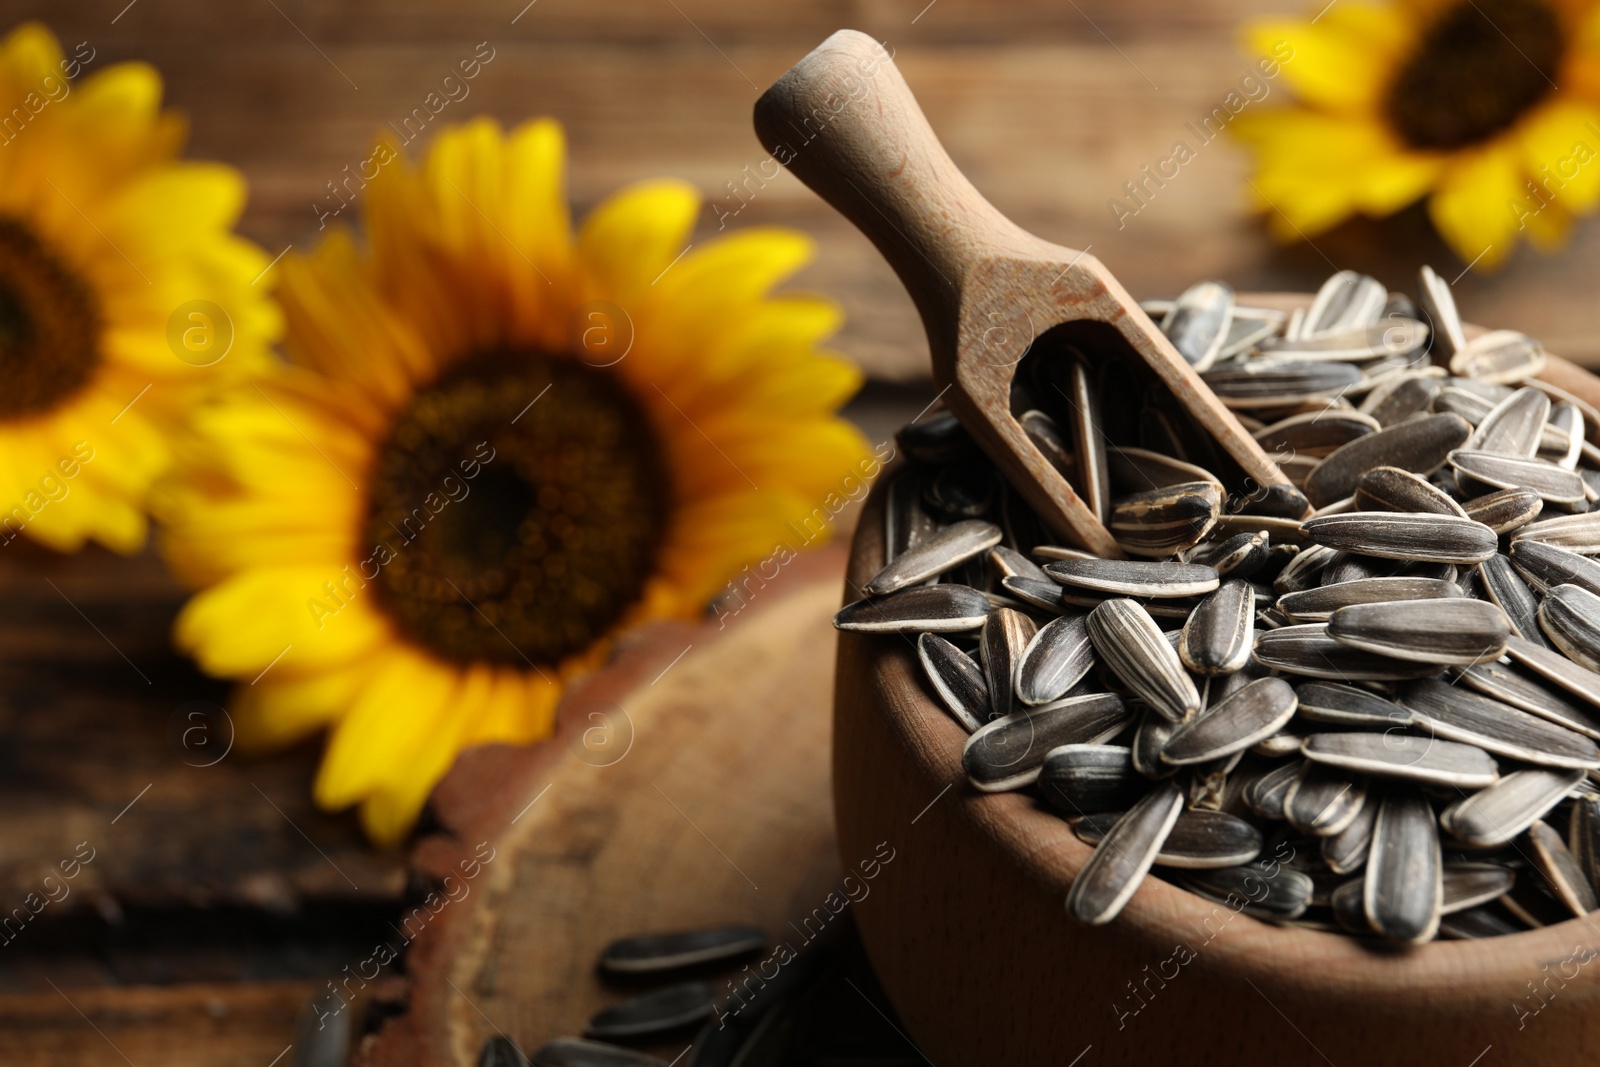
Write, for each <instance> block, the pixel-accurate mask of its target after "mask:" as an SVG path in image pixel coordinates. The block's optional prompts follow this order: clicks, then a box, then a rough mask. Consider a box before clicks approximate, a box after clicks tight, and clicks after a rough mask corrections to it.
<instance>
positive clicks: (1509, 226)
mask: <svg viewBox="0 0 1600 1067" xmlns="http://www.w3.org/2000/svg"><path fill="white" fill-rule="evenodd" d="M1518 163H1519V160H1518V150H1517V147H1516V145H1515V142H1513V141H1508V140H1505V139H1502V140H1501V141H1499V142H1496V143H1494V144H1492V145H1489V146H1487V147H1485V148H1482V149H1477V150H1475V151H1471V152H1464V153H1461V154H1459V155H1458V156H1456V158H1455V159H1453V160H1452V161H1451V163H1450V166H1449V167H1448V168H1447V169H1446V170H1445V173H1444V175H1443V177H1442V178H1441V180H1440V182H1439V187H1438V189H1437V190H1436V191H1435V192H1434V194H1433V196H1432V198H1431V199H1429V201H1428V215H1429V217H1430V218H1432V219H1433V224H1434V226H1435V227H1436V228H1437V229H1438V231H1439V233H1440V235H1441V236H1443V237H1444V239H1445V240H1446V241H1447V242H1448V243H1449V244H1450V247H1451V248H1452V249H1454V250H1455V253H1456V255H1458V256H1460V257H1461V259H1462V261H1463V262H1465V263H1473V262H1476V264H1477V266H1478V267H1479V268H1481V269H1488V268H1491V267H1494V266H1496V265H1497V264H1499V263H1500V262H1501V261H1502V260H1503V259H1505V257H1506V256H1507V255H1509V254H1510V253H1511V250H1512V248H1513V247H1514V245H1515V244H1516V233H1517V216H1516V215H1515V214H1514V213H1513V211H1512V206H1513V204H1514V203H1515V202H1516V201H1517V200H1518V199H1519V198H1520V194H1521V193H1522V174H1521V169H1520V167H1519V166H1518Z"/></svg>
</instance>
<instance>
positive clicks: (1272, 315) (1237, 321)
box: [1217, 305, 1285, 359]
mask: <svg viewBox="0 0 1600 1067" xmlns="http://www.w3.org/2000/svg"><path fill="white" fill-rule="evenodd" d="M1284 318H1285V316H1284V314H1283V312H1281V311H1273V310H1272V309H1270V308H1249V307H1239V306H1237V305H1235V306H1234V309H1233V321H1232V322H1231V323H1229V324H1228V336H1227V338H1226V339H1225V340H1224V341H1223V342H1222V350H1221V351H1220V352H1218V353H1217V358H1218V359H1230V358H1232V357H1233V356H1237V355H1241V354H1243V353H1245V352H1248V351H1250V350H1251V349H1253V348H1255V346H1256V345H1258V344H1260V343H1261V342H1262V341H1264V340H1266V339H1267V338H1268V337H1272V336H1274V335H1275V334H1277V333H1278V332H1279V330H1280V329H1281V328H1282V327H1283V323H1284Z"/></svg>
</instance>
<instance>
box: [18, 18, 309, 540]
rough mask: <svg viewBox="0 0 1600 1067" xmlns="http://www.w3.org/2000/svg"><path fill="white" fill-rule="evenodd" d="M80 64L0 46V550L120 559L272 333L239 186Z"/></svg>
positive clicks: (138, 76) (118, 77)
mask: <svg viewBox="0 0 1600 1067" xmlns="http://www.w3.org/2000/svg"><path fill="white" fill-rule="evenodd" d="M93 59H94V51H93V49H92V48H89V47H88V46H87V45H80V46H79V48H78V49H77V50H76V51H75V52H74V54H73V56H72V57H71V58H70V59H69V58H67V57H65V56H63V54H62V51H61V47H60V45H59V44H58V43H57V42H56V39H55V38H54V37H53V36H52V35H51V34H50V31H49V30H47V29H45V28H44V27H42V26H39V25H37V24H34V23H29V24H26V25H23V26H21V27H19V28H18V29H16V30H13V31H12V32H11V33H10V34H9V35H8V36H6V37H5V38H4V39H3V40H0V108H3V109H4V110H3V111H0V543H9V542H10V541H12V540H13V539H15V538H16V537H17V536H19V535H20V534H26V535H28V536H30V537H33V538H36V539H37V540H39V541H41V542H43V543H44V544H46V545H49V546H50V547H52V548H55V549H58V550H62V551H70V550H75V549H77V548H79V547H81V546H82V545H83V543H84V541H85V540H86V539H94V540H96V541H99V542H101V543H102V544H105V545H107V546H108V547H110V548H113V549H116V550H117V551H119V552H132V551H135V550H137V549H138V548H139V547H140V546H141V545H142V544H143V543H144V540H145V531H146V522H145V515H144V511H143V505H144V496H145V493H146V491H147V490H148V488H149V486H150V485H151V482H152V481H153V480H154V479H155V478H156V477H157V476H158V475H159V474H160V473H161V471H162V470H163V469H164V468H165V467H166V466H167V465H168V463H169V462H170V458H171V448H170V443H169V437H168V435H169V433H170V431H171V430H172V429H173V427H174V425H175V424H176V422H177V421H178V419H179V417H180V416H181V414H182V413H183V411H184V410H185V408H186V407H187V404H188V401H189V400H190V399H191V398H192V397H193V395H195V392H196V390H198V389H200V388H204V387H206V386H208V385H210V384H214V383H215V382H216V381H217V380H219V379H221V378H232V377H238V376H240V375H242V374H244V373H248V372H250V371H252V370H253V369H256V368H259V367H261V366H263V365H264V364H265V363H266V361H267V359H268V355H267V353H268V344H269V342H270V341H271V340H272V339H273V338H274V336H275V335H276V332H277V330H278V317H277V312H276V310H275V309H274V307H273V305H272V303H271V301H270V298H269V297H268V295H267V294H266V293H265V292H262V291H261V290H260V289H255V288H252V287H251V282H252V281H253V280H254V279H255V278H256V277H257V276H258V275H260V274H261V272H262V271H263V270H265V269H266V268H267V265H268V260H267V257H266V256H265V255H264V254H262V252H261V250H260V249H258V248H257V247H256V246H254V245H252V244H250V243H249V242H248V241H245V240H242V239H241V238H239V237H237V236H235V235H233V233H232V232H231V227H232V226H233V224H234V222H235V220H236V219H237V218H238V217H239V211H240V209H241V208H242V207H243V205H244V198H245V186H244V181H243V179H242V178H241V177H240V175H239V174H238V172H236V171H234V170H233V169H232V168H230V167H225V166H222V165H220V164H215V163H184V162H177V161H176V158H175V157H176V156H177V153H178V151H179V149H180V148H181V147H182V143H183V139H184V124H183V122H182V121H181V120H180V119H179V118H178V117H177V116H175V115H174V114H172V113H171V112H163V111H162V110H161V78H160V76H159V75H158V74H157V73H156V72H155V71H154V70H153V69H151V68H150V67H148V66H145V65H144V64H142V63H121V64H118V65H116V66H113V67H108V68H107V69H105V70H103V71H101V72H99V73H96V74H93V75H85V74H84V68H85V66H86V65H88V64H91V63H92V62H93ZM263 288H264V287H263Z"/></svg>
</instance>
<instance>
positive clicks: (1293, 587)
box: [1272, 545, 1339, 593]
mask: <svg viewBox="0 0 1600 1067" xmlns="http://www.w3.org/2000/svg"><path fill="white" fill-rule="evenodd" d="M1338 558H1339V552H1338V550H1337V549H1333V548H1328V547H1327V546H1326V545H1311V546H1310V547H1308V548H1303V549H1301V550H1300V551H1299V552H1297V553H1296V554H1295V555H1294V557H1293V558H1291V559H1290V560H1289V562H1288V563H1286V564H1284V567H1283V569H1282V570H1281V571H1279V572H1278V576H1277V577H1276V578H1274V579H1273V580H1272V588H1273V589H1274V590H1276V591H1277V592H1279V593H1297V592H1299V591H1301V590H1303V589H1311V588H1313V587H1315V586H1316V585H1317V584H1318V583H1319V582H1320V581H1321V580H1322V573H1323V572H1324V571H1325V570H1327V569H1328V568H1329V567H1330V566H1332V565H1333V563H1334V562H1335V560H1337V559H1338Z"/></svg>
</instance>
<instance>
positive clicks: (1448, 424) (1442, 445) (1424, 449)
mask: <svg viewBox="0 0 1600 1067" xmlns="http://www.w3.org/2000/svg"><path fill="white" fill-rule="evenodd" d="M1471 434H1472V427H1471V426H1469V425H1468V424H1467V421H1466V420H1465V419H1463V418H1461V417H1460V416H1459V415H1429V416H1426V417H1424V418H1419V419H1417V420H1416V421H1414V422H1401V423H1398V424H1396V425H1394V426H1390V427H1388V428H1387V429H1383V430H1379V431H1378V432H1377V433H1373V434H1368V435H1367V436H1365V437H1359V438H1357V439H1356V440H1354V441H1351V442H1350V443H1349V444H1347V445H1345V446H1343V447H1342V448H1339V449H1336V450H1335V451H1334V452H1333V453H1331V454H1330V455H1329V456H1328V458H1327V459H1325V460H1323V461H1322V464H1321V466H1319V467H1318V468H1317V469H1316V471H1314V472H1313V473H1312V475H1311V478H1310V480H1309V481H1307V483H1306V486H1305V490H1306V495H1307V496H1308V497H1310V498H1311V503H1312V504H1313V505H1315V506H1316V507H1322V506H1323V505H1325V504H1331V503H1333V502H1334V501H1335V500H1339V499H1341V498H1343V497H1347V496H1350V495H1352V494H1353V493H1354V492H1355V488H1356V483H1357V482H1358V481H1359V480H1360V478H1361V476H1362V475H1363V474H1365V473H1366V472H1367V471H1369V470H1371V469H1372V468H1374V467H1384V466H1388V467H1399V468H1400V469H1402V470H1407V471H1410V472H1412V473H1413V474H1429V473H1431V472H1433V471H1435V470H1437V469H1439V467H1441V466H1443V465H1444V462H1445V460H1446V458H1447V457H1448V456H1449V455H1450V453H1451V452H1453V451H1455V450H1456V449H1458V448H1460V447H1461V446H1462V445H1463V444H1465V443H1466V441H1467V438H1468V437H1470V436H1471Z"/></svg>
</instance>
